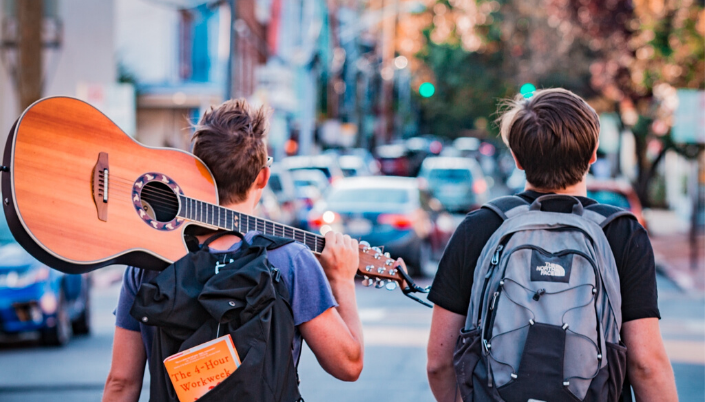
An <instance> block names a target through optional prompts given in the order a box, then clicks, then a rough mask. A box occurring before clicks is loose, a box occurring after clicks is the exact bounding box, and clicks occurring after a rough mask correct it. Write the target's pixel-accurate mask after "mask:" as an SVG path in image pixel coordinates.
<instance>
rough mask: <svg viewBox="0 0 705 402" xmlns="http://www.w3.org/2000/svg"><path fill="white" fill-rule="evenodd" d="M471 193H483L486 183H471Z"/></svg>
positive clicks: (477, 181) (485, 189)
mask: <svg viewBox="0 0 705 402" xmlns="http://www.w3.org/2000/svg"><path fill="white" fill-rule="evenodd" d="M472 191H474V192H475V194H482V193H484V192H485V191H487V182H486V181H485V180H484V179H479V180H475V182H474V183H472Z"/></svg>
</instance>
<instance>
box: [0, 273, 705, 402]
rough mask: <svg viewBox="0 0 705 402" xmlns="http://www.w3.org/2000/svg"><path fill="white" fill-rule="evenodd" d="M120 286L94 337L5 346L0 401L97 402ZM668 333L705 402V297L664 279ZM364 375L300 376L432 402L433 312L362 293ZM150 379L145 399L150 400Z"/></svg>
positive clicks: (306, 361)
mask: <svg viewBox="0 0 705 402" xmlns="http://www.w3.org/2000/svg"><path fill="white" fill-rule="evenodd" d="M118 290H119V284H116V285H111V286H108V287H102V288H99V287H96V288H94V290H93V295H92V297H93V317H92V323H93V332H92V334H91V335H90V336H85V337H78V338H75V339H73V340H72V341H71V343H70V344H69V345H68V346H66V347H63V348H46V347H41V346H37V345H36V344H35V343H33V342H22V343H19V344H12V345H5V346H2V347H0V401H2V402H5V401H8V402H10V401H13V402H14V401H22V402H34V401H73V402H82V401H98V400H99V399H100V396H101V393H102V389H103V384H104V381H105V378H106V376H107V373H108V369H109V367H110V356H111V345H112V333H113V325H114V321H113V316H112V310H113V308H114V306H115V303H116V300H117V295H118ZM659 300H660V306H661V313H662V315H663V317H664V318H663V320H662V321H661V326H662V333H663V336H664V338H665V340H666V347H667V349H668V352H669V356H670V357H671V358H672V361H673V366H674V369H675V372H676V379H677V383H678V392H679V395H680V399H681V401H703V400H705V296H704V295H702V294H686V293H683V292H681V291H679V290H678V289H677V288H676V287H675V286H673V285H672V284H670V283H669V282H668V281H666V280H664V279H663V278H659ZM358 301H359V305H360V309H361V316H362V321H363V324H364V330H365V369H364V370H363V373H362V375H361V377H360V379H359V380H358V381H357V382H355V383H343V382H340V381H337V380H335V379H333V378H332V377H331V376H329V375H328V374H326V373H325V372H324V371H323V370H322V369H321V368H320V367H319V366H318V364H317V363H316V359H315V357H314V356H313V354H311V352H310V351H308V350H307V349H306V351H305V352H304V354H303V355H302V358H301V362H300V366H299V372H300V376H301V392H302V394H303V396H304V398H305V399H306V401H307V402H318V401H331V400H334V401H336V402H347V401H350V402H352V401H385V402H392V401H433V397H432V395H431V391H430V389H429V386H428V382H427V380H426V374H425V365H426V353H425V345H426V342H427V339H428V329H429V325H430V321H431V309H429V308H426V307H424V306H421V305H419V304H417V303H415V302H412V301H411V300H408V299H406V298H405V297H404V296H403V295H402V294H401V293H400V292H398V291H396V292H388V291H386V290H377V289H369V288H363V287H359V289H358ZM147 384H148V379H146V380H145V386H144V388H143V390H144V391H145V392H144V393H143V394H144V395H143V397H142V399H141V400H143V401H146V400H147V399H148V398H147V397H146V393H147V390H148V385H147Z"/></svg>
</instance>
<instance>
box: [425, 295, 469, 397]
mask: <svg viewBox="0 0 705 402" xmlns="http://www.w3.org/2000/svg"><path fill="white" fill-rule="evenodd" d="M464 324H465V316H462V315H460V314H456V313H453V312H451V311H448V310H446V309H444V308H442V307H439V306H438V305H436V306H434V307H433V318H432V319H431V334H430V336H429V338H428V349H427V354H428V363H427V365H426V374H427V375H428V383H429V385H430V386H431V392H433V396H434V397H436V400H437V401H438V402H456V401H460V400H461V399H460V394H459V393H458V392H457V389H458V385H457V383H456V380H455V369H454V368H453V351H454V350H455V343H456V342H457V340H458V335H459V334H460V329H461V328H462V327H463V325H464Z"/></svg>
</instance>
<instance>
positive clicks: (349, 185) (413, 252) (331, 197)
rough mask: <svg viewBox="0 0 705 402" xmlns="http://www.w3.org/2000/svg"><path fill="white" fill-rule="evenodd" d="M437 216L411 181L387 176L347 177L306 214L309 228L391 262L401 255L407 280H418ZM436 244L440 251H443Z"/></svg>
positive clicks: (429, 253) (428, 253) (431, 244)
mask: <svg viewBox="0 0 705 402" xmlns="http://www.w3.org/2000/svg"><path fill="white" fill-rule="evenodd" d="M436 215H437V212H436V211H434V210H433V208H432V206H431V205H430V203H429V197H428V196H427V194H426V193H425V192H423V191H421V190H420V189H419V186H418V181H417V180H416V179H415V178H408V177H392V176H369V177H349V178H345V179H341V180H339V181H337V182H335V183H334V184H333V186H332V187H331V189H330V190H329V191H328V192H327V193H326V196H325V198H324V199H322V200H320V201H319V202H318V203H316V205H315V206H314V208H313V209H312V210H311V213H310V214H309V222H308V224H309V229H310V230H312V231H320V232H325V231H326V230H327V229H328V228H330V229H333V230H334V231H336V232H341V233H346V234H349V235H350V236H351V237H353V238H357V239H360V240H364V241H367V242H369V243H370V245H372V246H383V247H384V251H386V252H387V251H388V252H389V253H390V254H391V255H392V256H393V257H394V258H396V257H402V258H403V259H404V260H405V261H406V263H407V268H408V270H409V274H411V275H412V276H421V275H422V274H423V267H426V266H427V265H428V263H429V260H430V259H431V257H432V256H433V255H434V254H435V253H437V250H434V249H433V247H434V245H438V244H440V243H439V242H438V241H436V240H435V239H434V236H435V234H436V233H437V231H436V230H435V217H436ZM444 246H445V245H442V246H440V247H444Z"/></svg>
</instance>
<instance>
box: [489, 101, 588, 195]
mask: <svg viewBox="0 0 705 402" xmlns="http://www.w3.org/2000/svg"><path fill="white" fill-rule="evenodd" d="M506 105H507V108H506V109H505V111H504V113H503V114H502V115H501V117H500V118H499V123H500V134H501V135H502V139H503V140H504V143H505V144H507V145H508V146H509V148H510V149H511V150H512V152H513V153H514V155H515V156H516V158H517V160H518V161H519V164H521V167H522V168H524V171H526V181H527V182H529V183H531V184H532V185H533V186H536V187H538V188H540V189H548V190H556V189H564V188H566V187H568V186H571V185H573V184H576V183H578V182H580V180H582V178H583V176H584V175H585V174H586V173H587V171H588V168H589V167H590V166H589V165H590V158H591V157H592V154H593V152H594V151H595V147H596V146H597V140H598V136H599V134H600V120H599V117H598V116H597V113H595V110H594V109H593V108H592V107H590V105H588V104H587V102H585V101H584V100H583V99H582V98H581V97H579V96H578V95H576V94H574V93H572V92H570V91H568V90H565V89H562V88H554V89H543V90H538V91H536V92H534V94H533V96H531V97H530V98H529V99H525V98H524V96H522V95H517V97H516V98H515V99H514V100H511V101H508V102H507V103H506Z"/></svg>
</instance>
